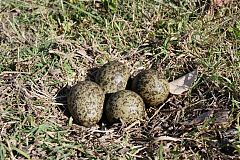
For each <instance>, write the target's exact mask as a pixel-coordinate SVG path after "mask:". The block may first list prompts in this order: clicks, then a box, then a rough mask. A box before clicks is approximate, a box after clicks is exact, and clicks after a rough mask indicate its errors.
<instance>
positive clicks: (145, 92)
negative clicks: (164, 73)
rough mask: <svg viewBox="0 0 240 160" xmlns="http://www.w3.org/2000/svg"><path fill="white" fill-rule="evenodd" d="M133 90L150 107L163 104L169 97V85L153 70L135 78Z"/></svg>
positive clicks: (143, 72)
mask: <svg viewBox="0 0 240 160" xmlns="http://www.w3.org/2000/svg"><path fill="white" fill-rule="evenodd" d="M132 90H133V91H135V92H136V93H138V94H139V95H140V96H141V97H142V98H143V100H144V102H145V103H146V104H148V105H150V106H157V105H159V104H161V103H163V102H164V101H165V100H166V99H167V97H168V95H169V83H168V82H167V81H166V80H165V79H162V78H161V77H160V75H159V74H158V72H157V71H156V70H153V69H149V70H144V71H142V72H140V73H139V74H137V75H136V76H135V77H134V78H133V82H132Z"/></svg>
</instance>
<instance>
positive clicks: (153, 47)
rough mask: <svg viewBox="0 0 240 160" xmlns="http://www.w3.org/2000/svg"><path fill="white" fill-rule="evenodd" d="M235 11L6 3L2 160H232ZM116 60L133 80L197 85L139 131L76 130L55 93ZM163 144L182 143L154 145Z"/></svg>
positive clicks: (0, 74)
mask: <svg viewBox="0 0 240 160" xmlns="http://www.w3.org/2000/svg"><path fill="white" fill-rule="evenodd" d="M203 7H204V6H203ZM239 8H240V5H239V3H238V1H237V0H235V1H233V2H232V3H230V4H227V5H225V6H223V7H220V8H215V12H214V14H208V13H207V12H205V11H202V10H199V9H198V7H197V6H196V4H195V3H193V2H190V1H188V0H183V1H181V2H179V3H174V1H170V0H168V1H167V0H166V1H148V2H146V1H143V0H139V1H130V0H128V1H108V0H104V1H101V2H95V3H94V2H88V1H77V0H76V1H74V2H73V1H68V2H66V1H63V0H51V1H50V0H47V1H43V0H40V1H39V0H32V1H20V0H9V1H1V2H0V53H1V54H0V62H1V63H0V92H1V94H0V133H1V134H0V159H9V158H10V159H14V158H16V159H21V158H25V159H44V158H47V159H74V158H80V157H82V158H88V159H136V158H141V157H142V158H143V159H154V158H155V159H179V158H181V159H184V158H185V159H203V158H205V159H212V158H213V159H214V158H217V157H218V158H219V157H220V158H221V159H228V158H234V157H235V158H236V157H237V156H238V155H239V152H240V148H239V145H240V135H239V127H240V126H239V109H240V107H239V104H240V95H239V90H240V49H239V46H240V17H239ZM114 59H117V60H121V61H124V62H125V63H128V64H129V65H130V66H132V70H133V71H135V72H136V71H137V70H139V69H140V68H150V67H155V68H157V69H158V70H159V71H160V72H161V73H162V75H163V76H164V77H165V78H167V79H168V80H169V81H171V80H174V79H176V78H178V77H180V76H182V75H184V74H186V73H188V72H190V71H192V70H193V69H195V68H197V69H198V73H199V78H198V80H197V81H196V83H195V85H194V87H193V88H192V89H191V90H190V91H189V92H187V93H184V94H183V95H180V96H176V95H170V97H169V100H168V102H166V104H165V106H164V107H163V110H161V111H160V112H159V113H158V114H157V115H156V116H155V117H154V118H153V119H152V120H151V121H150V122H146V123H144V124H142V125H140V126H138V125H136V126H133V127H132V128H131V129H129V130H124V129H122V128H121V125H120V124H115V125H113V126H110V127H109V128H108V129H107V130H106V131H102V132H99V131H95V132H94V130H96V129H98V130H100V129H99V128H84V127H82V126H79V125H77V124H75V123H74V122H72V120H71V118H69V116H68V115H67V114H65V106H64V105H63V104H65V103H66V102H64V101H60V102H58V101H56V97H57V96H58V93H59V92H60V90H61V89H62V88H63V87H65V86H67V85H68V86H71V85H73V84H74V83H76V81H78V80H84V79H85V77H86V73H87V71H88V69H90V68H93V67H99V66H101V65H102V64H104V63H106V62H107V61H109V60H114ZM65 95H66V93H65ZM59 103H60V105H59ZM223 109H225V110H228V111H229V115H228V119H227V120H228V122H227V124H226V125H223V126H221V127H220V126H218V125H216V124H215V123H214V115H215V113H217V112H218V111H221V110H223ZM156 110H157V108H150V109H149V110H148V111H149V117H151V115H153V114H154V112H155V111H156ZM208 110H214V115H213V117H209V118H208V120H206V121H205V122H204V123H201V124H196V125H193V126H187V125H186V126H185V125H184V124H186V123H185V122H190V121H192V120H193V119H194V118H196V117H198V116H199V115H200V114H202V113H204V112H206V111H208ZM160 136H169V137H174V138H179V139H181V142H179V141H177V142H175V141H171V140H169V141H159V142H158V141H157V142H155V139H157V138H158V137H160ZM224 146H228V147H225V148H224ZM227 150H229V152H228V151H227Z"/></svg>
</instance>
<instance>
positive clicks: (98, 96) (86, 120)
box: [67, 81, 105, 127]
mask: <svg viewBox="0 0 240 160" xmlns="http://www.w3.org/2000/svg"><path fill="white" fill-rule="evenodd" d="M104 98H105V95H104V92H103V90H102V88H101V87H100V86H99V85H98V84H96V83H95V82H91V81H81V82H78V83H77V84H76V85H75V86H73V87H72V88H71V90H70V93H69V96H68V99H67V102H68V109H69V112H70V113H71V115H72V116H73V119H74V120H75V121H76V122H77V123H79V124H80V125H83V126H86V127H90V126H92V125H95V124H96V123H98V122H99V120H100V119H101V117H102V113H103V104H104Z"/></svg>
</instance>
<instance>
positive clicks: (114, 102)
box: [106, 90, 146, 124]
mask: <svg viewBox="0 0 240 160" xmlns="http://www.w3.org/2000/svg"><path fill="white" fill-rule="evenodd" d="M145 115H146V112H145V105H144V102H143V100H142V98H141V97H140V96H139V95H138V94H137V93H135V92H133V91H130V90H121V91H118V92H115V93H113V94H112V95H111V96H110V97H109V99H108V101H107V103H106V116H107V119H108V121H109V122H110V123H114V122H117V121H119V120H122V121H123V122H125V123H127V124H129V123H132V122H134V121H136V120H142V119H144V118H145Z"/></svg>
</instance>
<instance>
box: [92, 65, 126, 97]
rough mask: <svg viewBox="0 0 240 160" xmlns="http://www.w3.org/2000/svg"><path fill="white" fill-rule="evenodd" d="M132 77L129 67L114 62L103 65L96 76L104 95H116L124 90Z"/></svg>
mask: <svg viewBox="0 0 240 160" xmlns="http://www.w3.org/2000/svg"><path fill="white" fill-rule="evenodd" d="M129 77H130V71H129V68H128V67H127V65H125V64H123V63H121V62H118V61H112V62H109V63H106V64H105V65H103V66H102V67H101V68H100V69H99V71H98V72H97V75H96V83H98V84H99V85H100V86H101V87H102V89H103V91H104V93H114V92H117V91H120V90H124V89H125V88H126V85H127V81H128V79H129Z"/></svg>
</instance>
